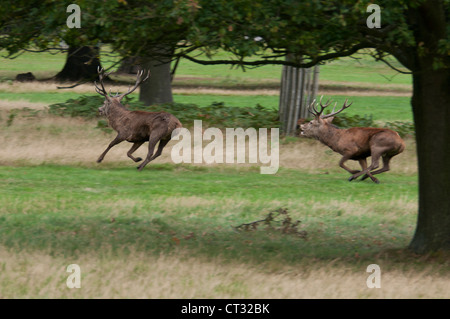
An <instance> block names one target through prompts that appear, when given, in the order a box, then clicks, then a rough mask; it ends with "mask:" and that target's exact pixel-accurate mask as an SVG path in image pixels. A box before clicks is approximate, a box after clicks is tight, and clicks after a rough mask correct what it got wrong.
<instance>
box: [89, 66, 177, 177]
mask: <svg viewBox="0 0 450 319" xmlns="http://www.w3.org/2000/svg"><path fill="white" fill-rule="evenodd" d="M98 72H99V78H100V85H101V87H98V86H97V83H95V90H96V91H97V93H99V94H100V95H103V96H104V97H105V102H104V104H103V106H102V107H100V108H99V109H98V111H99V113H100V114H101V115H104V116H106V118H107V119H108V123H109V125H110V126H111V127H112V128H113V129H114V130H115V131H116V132H117V136H116V138H115V139H114V140H112V141H111V143H110V144H109V145H108V147H107V148H106V150H105V151H104V152H103V153H102V154H101V155H100V157H99V158H98V159H97V163H100V162H101V161H102V160H103V158H104V157H105V155H106V153H108V151H109V150H110V149H111V148H112V147H113V146H115V145H117V144H119V143H121V142H123V141H127V142H130V143H133V145H132V146H131V148H130V150H129V151H128V152H127V155H128V157H129V158H131V159H132V160H133V161H135V162H139V161H141V160H142V159H141V158H140V157H134V156H133V153H134V152H135V151H136V150H137V149H138V148H139V147H140V146H141V145H142V144H144V143H145V142H149V144H148V153H147V157H146V158H145V160H144V161H143V162H142V163H141V164H140V165H139V166H138V167H137V168H138V169H139V171H141V170H142V169H143V168H144V167H145V165H147V164H148V163H149V162H150V161H152V160H154V159H155V158H157V157H158V156H160V155H161V153H162V151H163V149H164V147H165V146H166V145H167V143H168V142H169V141H170V139H171V138H172V132H173V131H174V130H175V129H177V128H181V127H182V125H181V123H180V121H179V120H178V119H177V118H176V117H175V116H173V115H172V114H170V113H166V112H144V111H130V110H128V109H127V108H126V107H125V106H124V105H122V103H121V100H122V98H123V97H125V96H126V95H128V94H130V93H131V92H133V91H134V90H135V89H136V88H137V87H138V86H139V85H140V84H141V83H142V82H143V81H145V80H147V78H148V76H149V75H147V77H146V78H145V79H143V78H142V75H143V72H142V71H141V72H139V73H138V76H137V80H136V84H135V85H134V87H133V88H132V89H131V90H130V89H129V90H128V92H126V93H123V94H121V95H117V96H110V95H109V94H107V93H106V91H105V88H104V86H103V79H104V78H105V77H106V76H107V74H104V72H103V70H99V71H98ZM158 142H159V145H158V149H157V151H156V153H155V154H153V152H154V149H155V146H156V144H157V143H158Z"/></svg>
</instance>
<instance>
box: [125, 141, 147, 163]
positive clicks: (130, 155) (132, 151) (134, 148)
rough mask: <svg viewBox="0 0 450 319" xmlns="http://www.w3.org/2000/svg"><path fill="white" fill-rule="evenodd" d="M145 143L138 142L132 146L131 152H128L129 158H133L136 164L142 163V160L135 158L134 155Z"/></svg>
mask: <svg viewBox="0 0 450 319" xmlns="http://www.w3.org/2000/svg"><path fill="white" fill-rule="evenodd" d="M142 144H144V142H136V143H134V144H133V146H131V148H130V150H129V151H128V152H127V156H128V157H129V158H131V159H132V160H133V161H135V162H140V161H142V158H140V157H134V156H133V155H132V154H133V153H134V152H135V151H136V150H137V149H138V148H139V147H140V146H141V145H142Z"/></svg>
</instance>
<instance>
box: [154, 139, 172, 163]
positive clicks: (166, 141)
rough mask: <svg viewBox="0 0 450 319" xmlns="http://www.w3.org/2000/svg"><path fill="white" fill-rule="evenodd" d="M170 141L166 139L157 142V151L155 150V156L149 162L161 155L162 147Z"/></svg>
mask: <svg viewBox="0 0 450 319" xmlns="http://www.w3.org/2000/svg"><path fill="white" fill-rule="evenodd" d="M170 139H171V138H170V137H169V138H168V139H165V140H160V141H159V145H158V149H157V150H156V153H155V155H153V156H152V158H151V159H150V161H153V160H154V159H155V158H157V157H158V156H160V155H161V154H162V151H163V149H164V147H165V146H166V145H167V143H169V142H170Z"/></svg>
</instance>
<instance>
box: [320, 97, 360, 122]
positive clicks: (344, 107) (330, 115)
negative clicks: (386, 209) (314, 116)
mask: <svg viewBox="0 0 450 319" xmlns="http://www.w3.org/2000/svg"><path fill="white" fill-rule="evenodd" d="M347 101H348V99H345V102H344V105H343V106H342V108H341V109H340V110H339V111H337V112H335V111H334V109H335V108H336V104H337V102H336V103H335V104H334V107H333V111H331V113H330V114H327V115H322V116H321V118H323V119H326V118H329V117H332V116H335V115H336V114H338V113H341V112H342V111H343V110H345V109H346V108H348V107H349V106H350V105H352V104H353V102H351V103H350V104H348V105H347Z"/></svg>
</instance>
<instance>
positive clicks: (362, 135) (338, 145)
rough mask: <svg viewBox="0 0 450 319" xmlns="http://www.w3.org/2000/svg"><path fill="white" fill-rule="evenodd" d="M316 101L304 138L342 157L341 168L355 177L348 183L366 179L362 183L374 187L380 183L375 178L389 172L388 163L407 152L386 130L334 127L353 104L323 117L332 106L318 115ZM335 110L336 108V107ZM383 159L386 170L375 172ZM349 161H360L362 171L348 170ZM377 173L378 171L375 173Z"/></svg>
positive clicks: (322, 106)
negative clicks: (340, 116)
mask: <svg viewBox="0 0 450 319" xmlns="http://www.w3.org/2000/svg"><path fill="white" fill-rule="evenodd" d="M314 103H315V101H314V102H313V103H312V104H311V106H310V112H311V113H312V114H313V115H314V116H315V118H314V120H312V121H311V122H309V123H307V124H303V125H301V126H300V128H301V130H302V133H301V134H302V135H303V136H306V137H312V138H316V139H318V140H319V141H320V142H322V143H323V144H325V145H326V146H328V147H329V148H331V149H332V150H333V151H335V152H337V153H339V154H341V155H342V159H341V160H340V162H339V166H340V167H342V168H343V169H345V170H346V171H348V172H349V173H351V174H352V176H351V177H350V178H349V181H352V180H354V179H356V178H358V177H359V176H361V175H364V176H363V177H362V179H363V180H364V179H366V178H367V177H370V178H371V179H372V181H374V182H375V183H379V181H378V179H377V178H375V177H374V176H373V175H375V174H380V173H383V172H386V171H388V170H389V169H390V167H389V162H390V160H391V158H392V157H394V156H395V155H398V154H400V153H401V152H403V150H404V149H405V143H404V142H403V140H402V138H401V137H400V136H399V135H398V133H397V132H394V131H392V130H389V129H384V128H374V127H353V128H349V129H339V128H337V127H336V126H335V125H333V124H331V122H332V121H333V118H334V116H335V115H336V114H338V113H340V112H341V111H343V110H344V109H346V108H347V107H349V106H350V105H351V104H349V105H347V100H346V101H345V103H344V106H343V107H342V108H341V109H340V110H339V111H337V112H334V109H333V112H332V113H331V114H327V115H322V112H323V110H324V109H325V108H326V107H327V106H328V105H329V104H330V103H329V102H327V103H326V105H322V101H320V106H321V110H320V111H318V110H317V109H316V108H315V107H314ZM335 106H336V104H335ZM370 156H371V157H372V162H371V165H370V166H367V157H370ZM380 158H382V159H383V167H382V168H380V169H378V170H375V169H377V168H378V166H379V161H380ZM347 160H355V161H358V162H359V164H360V165H361V171H357V170H352V169H350V168H348V167H347V166H345V162H346V161H347ZM374 170H375V171H374Z"/></svg>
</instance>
